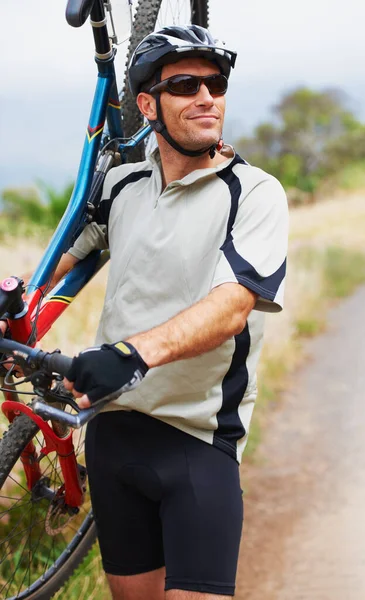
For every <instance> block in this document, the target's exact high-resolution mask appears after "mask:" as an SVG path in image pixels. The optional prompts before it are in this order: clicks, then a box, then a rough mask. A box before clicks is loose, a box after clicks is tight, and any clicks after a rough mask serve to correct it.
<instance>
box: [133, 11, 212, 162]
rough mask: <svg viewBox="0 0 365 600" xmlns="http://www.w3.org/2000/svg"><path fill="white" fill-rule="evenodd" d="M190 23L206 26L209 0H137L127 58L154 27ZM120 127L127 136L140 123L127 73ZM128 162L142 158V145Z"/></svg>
mask: <svg viewBox="0 0 365 600" xmlns="http://www.w3.org/2000/svg"><path fill="white" fill-rule="evenodd" d="M187 23H193V24H195V25H201V26H202V27H208V0H140V2H139V4H138V6H137V9H136V13H135V16H134V20H133V27H132V33H131V38H130V42H129V47H128V52H127V61H126V65H127V67H128V64H129V61H130V58H131V56H132V54H133V52H134V50H135V49H136V47H137V46H138V44H139V43H140V41H141V40H142V39H143V38H144V37H145V36H146V35H148V34H149V33H150V32H151V31H154V30H155V29H161V28H162V27H164V26H165V25H172V24H174V25H186V24H187ZM122 98H123V100H122V115H123V129H124V134H125V135H126V137H130V136H132V135H133V134H134V133H135V132H136V131H138V129H139V128H140V127H141V126H142V125H143V116H142V115H141V113H140V112H139V110H138V107H137V105H136V100H135V98H134V97H133V96H132V94H131V93H130V90H129V86H128V78H127V74H126V76H125V83H124V88H123V94H122ZM127 158H128V162H137V161H140V160H144V159H145V145H144V144H139V146H137V148H135V149H134V150H133V151H132V152H130V153H129V154H128V157H127Z"/></svg>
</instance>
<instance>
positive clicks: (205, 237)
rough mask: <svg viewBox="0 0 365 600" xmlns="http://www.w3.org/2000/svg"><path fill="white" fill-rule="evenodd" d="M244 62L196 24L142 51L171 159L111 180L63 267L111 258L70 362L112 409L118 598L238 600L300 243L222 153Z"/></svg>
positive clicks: (102, 509) (153, 108)
mask: <svg viewBox="0 0 365 600" xmlns="http://www.w3.org/2000/svg"><path fill="white" fill-rule="evenodd" d="M235 59H236V55H235V53H234V52H230V51H228V50H226V49H225V48H224V47H222V46H221V45H219V44H216V43H215V42H214V40H213V38H212V37H211V35H210V33H209V32H208V31H207V30H205V29H203V28H201V27H198V26H187V27H167V28H165V29H163V30H162V31H161V32H157V33H153V34H151V35H149V36H147V37H146V38H145V39H144V40H143V41H142V42H141V44H140V45H139V46H138V47H137V49H136V51H135V53H134V56H133V58H132V60H131V64H130V68H129V78H130V85H131V89H132V91H133V92H134V93H135V95H136V98H137V103H138V107H139V109H140V111H141V112H142V113H143V115H144V116H145V117H146V118H147V119H148V120H149V122H150V123H151V124H152V126H153V128H154V130H155V133H156V137H157V142H158V149H157V150H156V151H155V152H154V153H153V155H152V156H151V158H150V159H149V160H147V161H145V162H143V163H137V164H128V165H122V166H120V167H116V168H115V169H112V170H111V171H110V172H109V173H108V176H107V178H106V181H105V185H104V190H103V197H102V200H101V203H100V207H99V210H98V214H97V216H96V222H94V223H92V224H91V225H89V226H88V227H86V229H85V230H84V232H83V233H82V234H81V236H80V237H79V239H78V240H77V241H76V243H75V245H74V247H73V248H71V249H70V250H69V253H68V254H67V255H65V257H64V258H63V259H62V261H61V263H60V267H59V269H58V276H60V275H61V274H62V272H64V271H65V270H67V269H68V268H69V267H70V266H71V265H72V264H74V263H75V262H76V261H77V260H80V259H82V258H84V257H85V256H86V255H87V254H88V253H89V252H90V251H91V250H92V249H94V248H107V247H109V248H110V252H111V264H110V274H109V280H108V285H107V291H106V298H105V305H104V309H103V313H102V317H101V321H100V326H99V331H98V335H97V343H98V344H100V345H102V346H101V347H100V346H99V347H96V348H93V349H88V350H86V351H84V352H83V353H81V354H80V355H79V356H78V357H76V358H75V359H74V361H73V365H72V367H71V369H70V372H69V373H68V377H67V380H66V387H67V388H68V389H69V390H72V391H73V392H74V394H75V396H76V397H78V398H80V401H79V404H80V406H81V407H87V406H89V404H90V401H91V402H97V401H98V400H99V399H100V398H102V397H105V396H109V397H110V398H111V399H114V401H112V402H110V404H109V405H108V406H107V410H106V411H105V412H103V413H102V414H100V415H99V416H97V417H96V418H95V419H94V420H93V421H92V422H91V423H90V425H89V427H88V432H87V440H86V450H87V467H88V475H89V481H90V487H91V494H92V501H93V509H94V513H95V520H96V525H97V530H98V536H99V541H100V549H101V554H102V559H103V566H104V569H105V571H106V573H107V578H108V582H109V585H110V588H111V591H112V595H113V599H114V600H116V599H118V600H120V599H123V600H147V599H148V600H163V599H164V598H166V600H185V599H189V600H208V599H215V598H221V599H224V598H229V597H231V596H232V595H234V588H235V575H236V566H237V557H238V549H239V542H240V536H241V525H242V518H243V512H242V497H241V490H240V484H239V470H238V463H239V461H240V459H241V454H242V451H243V448H244V445H245V443H246V441H247V431H248V426H249V422H250V418H251V414H252V410H253V404H254V400H255V398H256V376H255V370H256V365H257V361H258V355H259V352H260V347H261V343H262V335H263V319H264V312H265V311H266V312H270V311H277V310H280V309H281V307H282V297H283V280H284V275H285V257H286V245H287V205H286V198H285V194H284V192H283V189H282V187H281V186H280V184H279V183H278V181H277V180H275V179H274V178H273V177H271V176H270V175H268V174H267V173H264V172H263V171H261V170H260V169H257V168H255V167H251V166H250V165H248V164H247V163H246V162H245V161H243V160H242V159H241V158H240V157H239V156H238V155H236V154H235V153H234V151H233V149H232V148H230V147H228V146H223V145H222V141H221V138H222V129H223V120H224V112H225V95H224V94H225V91H226V88H227V79H228V77H229V74H230V70H231V67H233V66H234V63H235ZM121 391H128V393H125V394H122V395H121ZM164 590H166V595H165V591H164Z"/></svg>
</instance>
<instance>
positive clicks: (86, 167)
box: [29, 0, 151, 311]
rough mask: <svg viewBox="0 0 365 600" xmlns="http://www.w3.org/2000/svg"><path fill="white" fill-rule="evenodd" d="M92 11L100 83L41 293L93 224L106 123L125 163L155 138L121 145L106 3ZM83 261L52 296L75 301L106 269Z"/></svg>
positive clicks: (45, 261)
mask: <svg viewBox="0 0 365 600" xmlns="http://www.w3.org/2000/svg"><path fill="white" fill-rule="evenodd" d="M69 3H70V2H69ZM91 5H92V8H91V12H90V20H91V23H92V27H93V34H94V41H95V60H96V64H97V68H98V78H97V84H96V89H95V94H94V100H93V104H92V108H91V113H90V118H89V124H88V126H87V131H86V138H85V142H84V147H83V151H82V155H81V161H80V166H79V170H78V174H77V178H76V183H75V187H74V190H73V193H72V196H71V198H70V201H69V204H68V206H67V209H66V211H65V213H64V216H63V218H62V219H61V221H60V223H59V225H58V227H57V229H56V231H55V233H54V235H53V237H52V239H51V241H50V243H49V245H48V247H47V249H46V251H45V253H44V255H43V257H42V259H41V261H40V263H39V265H38V267H37V269H36V270H35V272H34V274H33V276H32V278H31V280H30V282H29V288H30V289H35V290H42V289H44V288H45V287H46V285H47V283H48V281H49V279H50V278H51V276H52V273H53V272H54V270H55V269H56V267H57V265H58V262H59V260H60V258H61V256H62V254H63V253H64V252H67V250H68V249H69V248H70V247H71V245H72V244H73V242H74V241H75V239H76V238H77V236H78V235H79V234H80V233H81V231H82V229H83V228H84V227H85V225H86V224H87V222H88V221H89V220H90V219H89V215H88V199H89V196H90V191H91V190H92V183H93V178H94V173H95V168H96V164H97V159H98V156H99V152H100V148H101V142H102V133H103V130H104V123H105V121H107V124H108V138H109V140H110V141H109V142H108V146H109V144H110V143H111V142H113V140H115V142H116V143H115V144H114V150H116V151H117V152H119V154H120V155H121V156H122V161H123V162H124V160H125V154H126V152H128V151H129V150H130V149H131V148H134V147H135V146H136V145H137V144H139V143H141V142H142V141H143V140H144V139H145V138H146V137H147V136H148V135H149V133H150V132H151V128H150V126H149V125H145V126H144V127H142V128H141V129H140V130H139V131H138V132H137V133H136V134H135V135H134V136H133V137H132V138H130V139H129V140H123V130H122V123H121V112H120V111H121V106H120V101H119V98H118V92H117V86H116V75H115V69H114V55H115V51H114V49H113V48H112V47H111V44H110V40H109V35H108V31H107V27H106V18H105V12H104V6H103V2H102V0H94V2H93V3H92V2H91ZM85 20H86V17H85V19H84V21H85ZM84 21H83V22H84ZM69 22H70V21H69ZM80 24H82V22H80V23H78V24H77V26H79V25H80ZM85 261H86V264H85V262H84V261H80V263H78V265H76V267H75V268H74V269H73V271H72V274H69V275H68V276H66V277H65V278H64V279H63V280H62V282H60V284H59V285H58V286H57V288H56V289H55V290H54V292H53V293H54V294H57V295H59V296H60V297H64V298H65V297H67V298H74V297H75V296H76V294H78V293H79V292H80V290H81V289H82V288H83V287H84V285H85V284H86V283H87V282H88V281H89V280H90V278H91V277H93V275H95V273H96V272H97V271H98V270H99V268H100V267H101V266H102V265H103V264H104V263H105V257H104V258H103V259H102V260H101V259H100V252H94V253H92V256H91V257H90V259H89V260H86V259H85ZM32 296H33V297H32V299H31V302H30V309H31V311H32V309H34V307H35V306H36V304H37V302H38V300H39V292H34V293H33V294H32Z"/></svg>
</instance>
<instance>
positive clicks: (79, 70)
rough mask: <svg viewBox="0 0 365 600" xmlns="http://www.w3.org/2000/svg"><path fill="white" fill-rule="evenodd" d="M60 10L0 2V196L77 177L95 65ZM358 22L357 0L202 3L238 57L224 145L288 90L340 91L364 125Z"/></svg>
mask: <svg viewBox="0 0 365 600" xmlns="http://www.w3.org/2000/svg"><path fill="white" fill-rule="evenodd" d="M165 1H166V0H165ZM170 1H171V0H170ZM180 2H181V0H180ZM65 5H66V2H65V0H52V1H50V0H17V1H16V2H9V1H8V0H7V1H5V0H3V1H2V11H3V12H2V23H3V29H2V36H1V40H0V56H1V58H0V61H1V74H2V78H1V88H0V109H1V110H0V132H1V145H0V189H1V188H3V187H5V186H10V185H14V186H16V185H26V184H31V183H32V182H33V181H34V180H35V179H36V178H37V177H39V178H42V179H43V180H45V181H46V182H48V183H51V184H54V185H55V186H63V185H64V184H65V183H67V181H70V180H72V179H73V178H74V177H75V175H76V172H77V165H78V160H79V153H80V150H81V148H82V144H83V141H84V132H85V128H86V124H87V120H88V114H89V106H90V102H91V99H92V94H93V89H94V83H95V73H96V67H95V64H94V62H93V41H92V33H91V30H90V26H89V24H88V23H87V24H85V26H84V27H83V28H81V29H72V28H71V27H69V26H68V25H67V24H66V21H65V19H64V10H65ZM4 13H5V14H4ZM364 22H365V3H364V2H363V1H360V0H347V2H343V0H342V1H340V0H305V1H303V2H295V1H293V0H275V1H273V0H254V1H251V2H246V1H245V0H210V29H211V31H212V33H213V34H214V35H215V36H216V37H219V38H221V39H223V40H225V42H226V45H227V47H229V48H232V49H235V50H236V51H237V52H238V60H237V65H236V68H235V70H234V72H233V74H232V78H231V82H230V90H229V94H228V98H227V100H228V111H227V129H226V136H228V138H229V139H228V140H227V141H232V137H234V136H236V137H238V136H239V135H240V134H247V133H249V132H250V131H251V130H252V128H253V127H254V126H255V124H257V123H258V122H260V121H261V120H263V119H265V118H267V117H268V116H269V115H270V107H271V106H272V105H273V104H275V103H276V102H277V101H278V100H279V98H280V96H281V95H282V94H283V93H284V92H286V91H287V90H288V89H292V88H294V87H295V86H297V85H307V86H310V87H312V88H315V89H323V88H328V87H339V88H341V89H343V90H345V91H346V92H347V94H348V96H349V98H350V102H351V107H352V108H353V109H354V110H355V111H356V112H357V114H358V116H359V117H360V118H362V119H364V120H365V75H364V57H365V37H364V33H363V28H364ZM122 54H123V53H122V52H119V55H120V57H121V55H122Z"/></svg>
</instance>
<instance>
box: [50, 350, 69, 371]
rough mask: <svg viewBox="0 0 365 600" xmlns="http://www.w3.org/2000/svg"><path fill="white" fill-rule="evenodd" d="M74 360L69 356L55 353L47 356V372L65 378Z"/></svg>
mask: <svg viewBox="0 0 365 600" xmlns="http://www.w3.org/2000/svg"><path fill="white" fill-rule="evenodd" d="M72 360H73V359H72V358H70V357H69V356H65V355H64V354H60V353H59V352H54V353H53V354H49V355H48V356H47V370H49V371H52V372H54V373H59V374H60V375H63V376H64V375H65V374H66V373H67V371H68V370H69V368H70V367H71V363H72Z"/></svg>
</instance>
